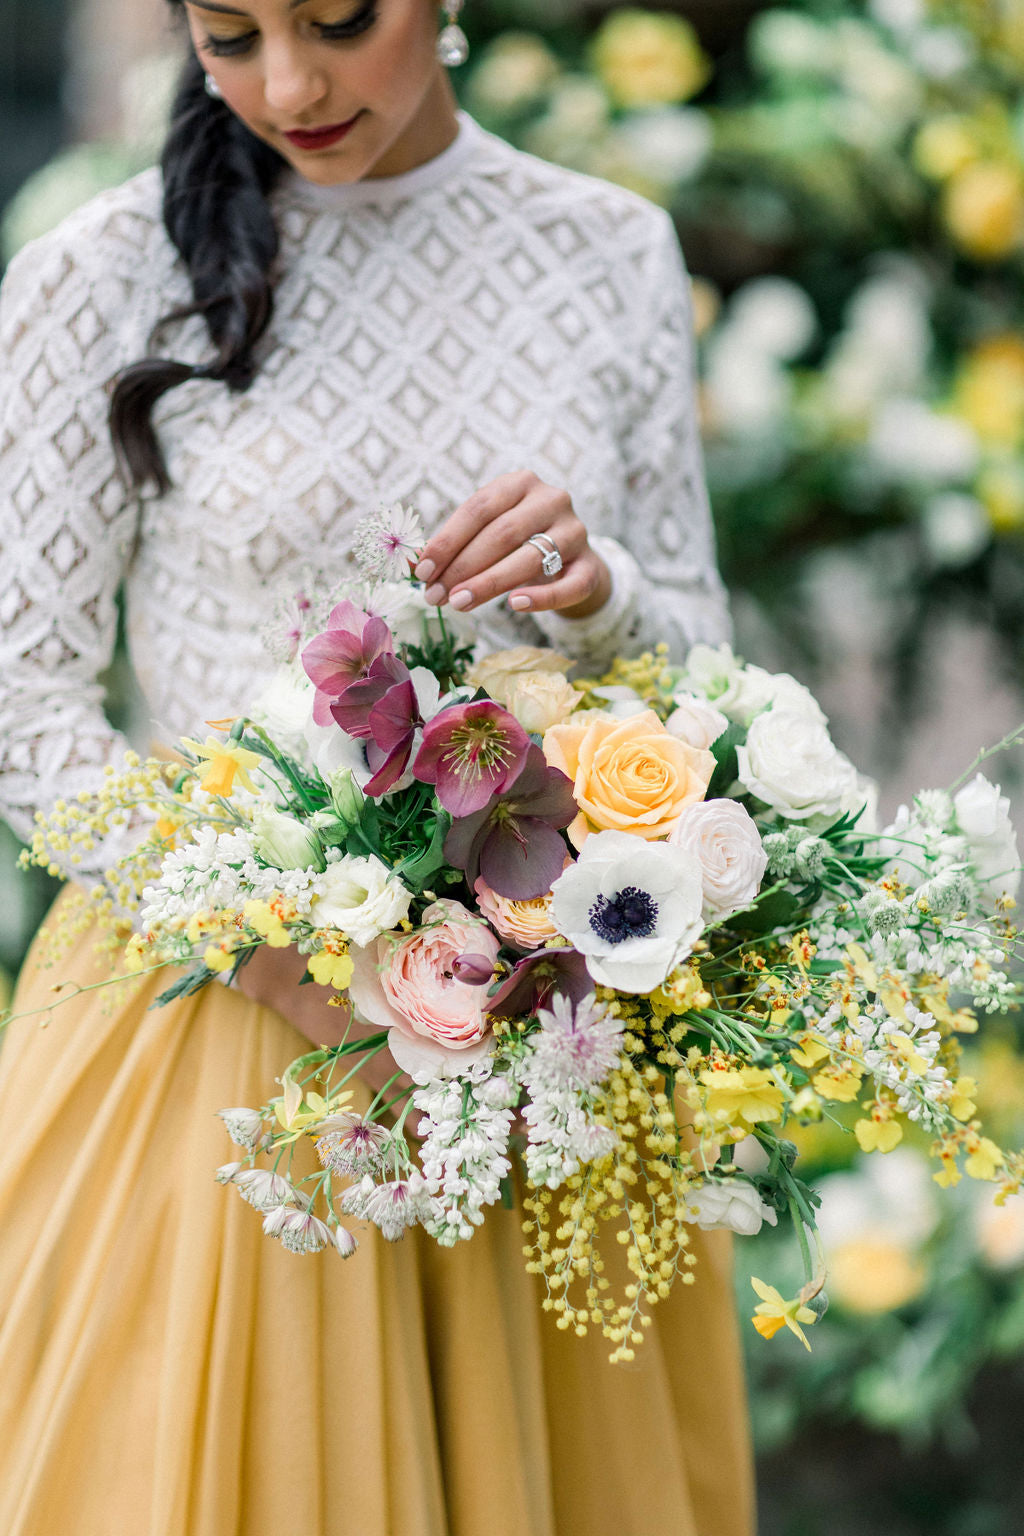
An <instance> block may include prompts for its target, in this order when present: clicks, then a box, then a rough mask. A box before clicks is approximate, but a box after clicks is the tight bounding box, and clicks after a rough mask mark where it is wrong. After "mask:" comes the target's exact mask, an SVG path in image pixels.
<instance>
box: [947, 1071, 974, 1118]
mask: <svg viewBox="0 0 1024 1536" xmlns="http://www.w3.org/2000/svg"><path fill="white" fill-rule="evenodd" d="M977 1091H978V1084H977V1080H976V1079H975V1078H973V1077H959V1078H957V1080H956V1082H955V1083H954V1084H953V1097H952V1098H951V1099H950V1101H949V1112H950V1114H951V1115H952V1116H953V1117H954V1119H956V1120H969V1119H970V1118H971V1116H972V1115H973V1114H974V1111H975V1110H976V1109H977V1107H978V1106H977V1104H976V1103H975V1102H974V1099H973V1097H972V1095H973V1094H976V1093H977Z"/></svg>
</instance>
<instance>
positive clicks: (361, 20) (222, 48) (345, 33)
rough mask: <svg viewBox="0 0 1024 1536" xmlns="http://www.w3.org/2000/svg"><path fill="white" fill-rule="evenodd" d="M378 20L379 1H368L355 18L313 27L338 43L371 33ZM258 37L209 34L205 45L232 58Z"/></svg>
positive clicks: (324, 39)
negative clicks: (370, 30)
mask: <svg viewBox="0 0 1024 1536" xmlns="http://www.w3.org/2000/svg"><path fill="white" fill-rule="evenodd" d="M376 20H377V0H367V3H366V4H365V5H362V6H360V7H359V9H358V11H356V13H355V15H354V16H347V17H346V18H345V20H344V21H314V22H313V23H312V26H313V28H314V30H315V31H316V32H318V33H319V35H320V37H321V38H322V39H323V41H324V42H325V43H336V42H342V41H344V39H345V38H348V37H358V36H359V35H360V33H362V32H367V31H369V29H370V27H372V26H373V24H374V22H375V21H376ZM258 37H259V33H258V32H243V33H242V34H241V36H239V37H214V35H213V34H212V33H207V35H206V38H205V40H204V45H205V47H206V49H207V51H208V52H209V53H212V54H215V55H216V56H217V57H219V58H230V57H231V56H232V55H238V54H242V53H248V52H249V50H250V49H251V48H252V47H253V46H254V44H255V43H256V40H257V38H258Z"/></svg>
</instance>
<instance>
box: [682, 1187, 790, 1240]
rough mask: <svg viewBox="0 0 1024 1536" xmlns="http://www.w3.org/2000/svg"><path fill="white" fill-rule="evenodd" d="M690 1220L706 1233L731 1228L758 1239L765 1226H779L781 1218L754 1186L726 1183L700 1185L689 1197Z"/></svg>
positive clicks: (687, 1199) (687, 1198)
mask: <svg viewBox="0 0 1024 1536" xmlns="http://www.w3.org/2000/svg"><path fill="white" fill-rule="evenodd" d="M686 1204H687V1209H688V1211H689V1213H690V1214H689V1216H688V1220H691V1221H693V1222H695V1223H696V1225H697V1226H698V1227H700V1228H701V1229H702V1230H703V1231H704V1232H712V1231H714V1229H715V1228H716V1227H728V1229H729V1230H730V1232H738V1233H739V1235H740V1236H741V1237H755V1236H756V1235H757V1233H758V1232H760V1230H761V1226H762V1224H763V1223H764V1222H766V1221H767V1222H768V1223H769V1225H771V1226H773V1227H774V1226H775V1225H776V1223H777V1222H778V1217H777V1215H776V1214H775V1212H774V1211H773V1210H772V1208H771V1206H770V1205H766V1204H765V1202H764V1201H763V1200H762V1199H761V1196H760V1195H759V1194H758V1192H757V1190H756V1189H755V1188H754V1186H753V1185H752V1184H748V1183H747V1182H746V1180H745V1179H723V1180H721V1181H720V1182H716V1183H707V1184H699V1185H698V1186H697V1188H696V1189H692V1190H690V1191H689V1193H688V1194H687V1196H686Z"/></svg>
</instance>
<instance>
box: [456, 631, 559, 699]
mask: <svg viewBox="0 0 1024 1536" xmlns="http://www.w3.org/2000/svg"><path fill="white" fill-rule="evenodd" d="M571 666H572V662H571V661H570V660H569V658H568V656H559V654H558V652H557V651H549V650H545V649H544V648H543V647H541V646H537V645H516V646H513V647H512V649H511V650H508V651H494V652H492V654H491V655H490V656H485V657H484V658H483V660H482V661H478V662H475V663H474V665H473V666H471V667H470V669H469V671H468V672H467V673H466V681H467V683H472V685H473V687H474V688H482V689H483V690H484V692H485V693H488V694H490V696H491V698H492V699H494V700H496V702H497V703H499V704H503V705H504V707H505V708H506V709H508V707H509V696H510V694H511V692H512V689H513V688H514V687H515V685H516V683H517V682H518V681H519V679H520V678H521V677H523V676H532V675H533V674H535V673H537V672H560V673H561V674H562V675H563V677H564V676H565V674H566V673H567V672H568V670H569V668H570V667H571Z"/></svg>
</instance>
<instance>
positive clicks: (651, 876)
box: [551, 831, 704, 993]
mask: <svg viewBox="0 0 1024 1536" xmlns="http://www.w3.org/2000/svg"><path fill="white" fill-rule="evenodd" d="M702 905H703V879H702V873H701V867H700V864H699V862H698V860H697V859H696V858H695V856H694V855H693V854H692V853H689V852H687V851H686V850H684V849H682V848H674V847H672V846H671V845H670V844H669V843H654V842H647V841H646V840H645V839H644V838H640V837H634V836H633V835H632V834H631V833H629V832H615V831H605V832H595V833H592V834H591V836H590V837H588V838H587V840H586V842H585V843H584V845H583V848H582V850H581V852H580V854H579V857H578V858H577V860H576V862H575V864H570V865H569V867H568V868H567V869H566V870H565V871H564V872H563V873H562V874H561V875H560V876H559V877H558V879H557V880H556V881H555V883H554V886H553V887H552V900H551V912H552V918H553V920H554V922H555V925H556V926H557V928H558V931H559V933H561V934H562V935H563V936H564V937H565V938H567V939H568V940H569V942H570V944H572V945H573V947H574V948H575V949H577V950H578V951H579V952H580V954H582V955H583V956H584V958H585V959H586V963H587V969H588V971H589V972H590V974H591V976H592V977H593V978H594V980H595V981H596V982H598V983H599V984H600V985H601V986H605V987H616V988H618V989H619V990H620V991H623V992H638V993H644V992H652V991H653V990H654V988H655V987H658V986H660V985H661V983H662V982H663V981H664V980H665V977H666V976H667V975H668V973H669V971H670V970H671V969H672V967H673V965H675V964H677V963H678V961H680V960H682V959H685V958H686V956H687V955H688V954H690V952H691V951H692V949H693V946H694V944H695V943H696V942H697V940H698V938H699V937H700V935H701V933H702V931H703V928H704V922H703V918H702V916H701V908H702Z"/></svg>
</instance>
